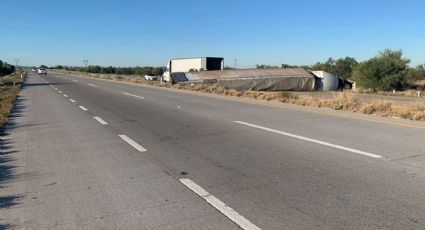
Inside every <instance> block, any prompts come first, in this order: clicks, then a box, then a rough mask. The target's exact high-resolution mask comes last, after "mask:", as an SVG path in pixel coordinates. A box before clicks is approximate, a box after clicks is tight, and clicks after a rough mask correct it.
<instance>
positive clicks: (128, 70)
mask: <svg viewBox="0 0 425 230" xmlns="http://www.w3.org/2000/svg"><path fill="white" fill-rule="evenodd" d="M52 69H64V70H69V71H80V72H87V73H104V74H122V75H155V76H158V75H162V74H163V73H164V67H150V66H145V67H139V66H136V67H113V66H108V67H104V66H98V65H90V66H87V67H77V66H62V65H57V66H55V67H53V68H52Z"/></svg>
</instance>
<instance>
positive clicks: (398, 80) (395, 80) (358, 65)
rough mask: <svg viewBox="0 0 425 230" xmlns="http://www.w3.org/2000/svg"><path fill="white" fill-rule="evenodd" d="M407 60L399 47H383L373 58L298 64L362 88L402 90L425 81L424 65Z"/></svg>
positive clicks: (261, 67) (262, 66)
mask: <svg viewBox="0 0 425 230" xmlns="http://www.w3.org/2000/svg"><path fill="white" fill-rule="evenodd" d="M409 63H410V60H409V59H407V58H405V57H403V52H402V51H401V50H395V51H394V50H390V49H387V50H384V51H382V52H379V54H378V55H376V56H375V57H373V58H370V59H368V60H366V61H363V62H358V61H357V60H356V59H355V58H352V57H345V58H340V59H336V60H335V59H333V58H329V59H328V60H327V61H325V62H317V63H316V64H314V65H307V66H289V65H282V67H300V68H305V69H308V70H322V71H326V72H329V73H332V74H334V75H337V76H339V77H341V78H343V79H350V80H353V81H355V82H357V86H359V87H361V88H370V89H373V90H387V91H388V90H393V89H396V90H404V89H407V88H413V87H415V86H416V85H415V82H417V81H418V80H425V65H418V66H416V67H410V66H409ZM257 68H259V69H264V68H278V67H277V66H269V65H257Z"/></svg>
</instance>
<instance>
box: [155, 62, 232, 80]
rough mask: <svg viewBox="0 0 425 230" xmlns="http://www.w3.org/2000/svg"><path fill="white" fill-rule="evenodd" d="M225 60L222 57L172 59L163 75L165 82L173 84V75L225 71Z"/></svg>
mask: <svg viewBox="0 0 425 230" xmlns="http://www.w3.org/2000/svg"><path fill="white" fill-rule="evenodd" d="M223 69H224V58H220V57H200V58H181V59H172V60H170V61H169V62H168V64H167V69H165V71H164V74H163V75H162V77H163V80H164V81H166V82H172V75H173V73H188V72H199V71H208V70H223Z"/></svg>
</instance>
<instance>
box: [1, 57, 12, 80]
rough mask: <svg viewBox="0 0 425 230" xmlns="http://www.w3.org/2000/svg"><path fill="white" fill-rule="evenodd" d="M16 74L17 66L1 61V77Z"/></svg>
mask: <svg viewBox="0 0 425 230" xmlns="http://www.w3.org/2000/svg"><path fill="white" fill-rule="evenodd" d="M13 72H15V66H13V65H9V64H7V62H3V61H2V60H0V77H2V76H5V75H9V74H11V73H13Z"/></svg>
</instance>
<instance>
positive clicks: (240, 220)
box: [180, 178, 260, 230]
mask: <svg viewBox="0 0 425 230" xmlns="http://www.w3.org/2000/svg"><path fill="white" fill-rule="evenodd" d="M180 182H182V183H183V184H184V185H185V186H186V187H188V188H189V189H190V190H192V192H194V193H195V194H197V195H198V196H200V197H201V198H202V199H204V200H205V201H207V202H208V203H209V204H210V205H211V206H213V207H214V208H215V209H217V210H218V211H219V212H221V213H222V214H223V215H225V216H226V217H227V218H229V219H230V220H231V221H233V222H234V223H235V224H237V225H238V226H239V227H240V228H242V229H250V230H251V229H252V230H259V229H260V228H259V227H257V226H256V225H255V224H253V223H251V222H250V221H249V220H248V219H246V218H245V217H243V216H242V215H241V214H239V213H238V212H236V211H235V210H233V209H232V208H231V207H229V206H228V205H226V204H225V203H223V202H222V201H221V200H219V199H218V198H216V197H215V196H213V195H211V194H209V193H208V192H207V191H206V190H205V189H203V188H202V187H201V186H199V185H197V184H196V183H195V182H193V181H192V180H190V179H185V178H183V179H180Z"/></svg>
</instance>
